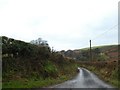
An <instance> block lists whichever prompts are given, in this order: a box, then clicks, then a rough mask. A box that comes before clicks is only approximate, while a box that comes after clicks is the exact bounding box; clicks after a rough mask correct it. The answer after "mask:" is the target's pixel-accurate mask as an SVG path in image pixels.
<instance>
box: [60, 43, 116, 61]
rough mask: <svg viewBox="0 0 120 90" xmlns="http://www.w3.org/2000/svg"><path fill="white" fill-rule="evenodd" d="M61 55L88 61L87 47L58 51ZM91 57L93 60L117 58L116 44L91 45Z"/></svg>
mask: <svg viewBox="0 0 120 90" xmlns="http://www.w3.org/2000/svg"><path fill="white" fill-rule="evenodd" d="M59 53H61V54H62V55H63V56H65V57H68V58H72V59H75V60H79V61H89V58H90V52H89V48H83V49H76V50H67V51H64V50H62V51H60V52H59ZM92 59H93V60H94V61H99V60H102V61H106V60H109V61H110V60H118V45H106V46H96V47H92Z"/></svg>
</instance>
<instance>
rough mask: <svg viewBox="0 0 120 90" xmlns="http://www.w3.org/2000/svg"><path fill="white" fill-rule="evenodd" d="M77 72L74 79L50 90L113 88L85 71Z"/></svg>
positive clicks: (82, 69)
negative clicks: (57, 89)
mask: <svg viewBox="0 0 120 90" xmlns="http://www.w3.org/2000/svg"><path fill="white" fill-rule="evenodd" d="M79 70H80V72H79V73H78V75H77V76H76V77H75V78H74V79H72V80H69V81H66V82H64V83H62V84H58V85H55V86H52V87H50V88H113V87H112V86H110V85H108V84H106V83H105V82H103V81H102V80H100V79H99V78H98V77H97V76H96V75H95V74H93V73H92V72H90V71H88V70H87V69H84V68H80V69H79Z"/></svg>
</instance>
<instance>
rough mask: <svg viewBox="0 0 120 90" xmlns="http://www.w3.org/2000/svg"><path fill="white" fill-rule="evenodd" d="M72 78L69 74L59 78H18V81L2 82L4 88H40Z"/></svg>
mask: <svg viewBox="0 0 120 90" xmlns="http://www.w3.org/2000/svg"><path fill="white" fill-rule="evenodd" d="M68 79H70V77H67V76H61V77H60V78H57V79H51V78H46V79H38V80H36V81H35V80H32V79H31V80H27V81H24V80H16V81H9V82H4V83H2V87H3V88H40V87H47V86H50V85H54V84H58V83H61V82H64V81H66V80H68Z"/></svg>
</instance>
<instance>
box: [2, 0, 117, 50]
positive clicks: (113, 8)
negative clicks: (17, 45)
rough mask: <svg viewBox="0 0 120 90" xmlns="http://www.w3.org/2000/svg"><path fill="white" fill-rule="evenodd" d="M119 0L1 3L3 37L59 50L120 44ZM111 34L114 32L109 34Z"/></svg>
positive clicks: (26, 0) (45, 0)
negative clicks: (43, 42) (43, 43)
mask: <svg viewBox="0 0 120 90" xmlns="http://www.w3.org/2000/svg"><path fill="white" fill-rule="evenodd" d="M118 1H119V0H0V35H1V36H7V37H11V38H14V39H19V40H22V41H26V42H30V41H31V40H34V39H37V38H39V37H41V38H42V39H44V40H47V41H48V43H49V45H50V47H54V49H55V50H68V49H79V48H85V47H88V46H89V40H90V39H91V40H92V45H93V46H96V45H105V44H117V43H118V28H117V27H118V25H117V24H118ZM109 30H110V31H109Z"/></svg>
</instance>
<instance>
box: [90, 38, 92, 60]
mask: <svg viewBox="0 0 120 90" xmlns="http://www.w3.org/2000/svg"><path fill="white" fill-rule="evenodd" d="M90 61H92V50H91V40H90Z"/></svg>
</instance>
